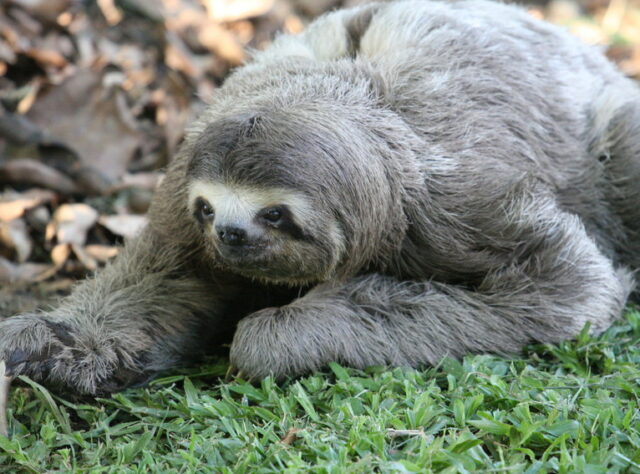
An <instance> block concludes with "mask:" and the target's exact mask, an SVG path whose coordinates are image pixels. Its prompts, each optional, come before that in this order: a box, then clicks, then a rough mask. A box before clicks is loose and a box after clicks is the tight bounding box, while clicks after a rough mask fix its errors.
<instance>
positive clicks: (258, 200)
mask: <svg viewBox="0 0 640 474" xmlns="http://www.w3.org/2000/svg"><path fill="white" fill-rule="evenodd" d="M188 199H189V210H190V212H191V213H192V215H193V216H194V218H195V219H196V220H199V221H200V222H199V225H200V226H201V228H202V231H203V235H204V239H205V242H206V244H205V245H206V246H207V247H208V248H209V249H210V251H212V252H214V253H215V254H216V257H217V258H219V259H220V261H221V263H222V264H223V266H225V267H226V268H228V269H230V270H232V271H234V272H236V273H238V274H241V275H244V276H248V277H253V278H257V279H261V280H269V281H274V282H285V283H289V284H291V283H301V282H311V281H318V280H322V279H323V276H325V275H326V276H327V277H329V276H330V275H331V274H332V272H333V270H334V269H335V267H336V265H337V264H338V260H339V259H340V257H341V255H340V253H339V252H338V253H336V252H332V253H329V252H327V251H325V250H324V249H319V248H318V247H317V246H316V245H315V242H316V240H317V238H316V237H314V236H313V235H311V234H310V233H309V232H308V231H305V230H304V229H312V228H313V226H310V225H309V224H310V223H312V222H314V221H316V220H317V218H318V213H317V212H315V211H314V207H313V204H312V203H311V201H310V200H309V198H308V197H306V196H305V195H304V194H303V193H301V192H296V191H292V190H288V189H286V188H277V187H263V188H261V187H258V186H247V185H241V184H231V183H229V184H225V183H220V182H215V181H214V182H209V181H207V180H202V179H199V180H195V181H193V182H192V183H191V184H190V185H189V198H188ZM203 202H204V203H206V204H207V205H208V206H210V209H211V211H212V215H211V217H210V218H209V219H206V218H205V219H198V213H199V212H201V209H199V206H200V205H201V203H203ZM271 209H277V210H278V212H279V213H280V214H281V216H280V219H278V220H277V221H276V222H272V221H270V220H268V219H265V218H264V213H265V212H268V211H269V210H271ZM229 228H233V229H241V230H242V231H243V232H246V242H244V243H243V244H241V245H228V244H225V242H224V241H223V239H221V235H220V233H221V232H223V230H222V229H229ZM324 230H325V236H324V238H328V239H329V240H330V241H332V242H336V243H339V242H342V240H343V238H342V236H341V235H340V231H339V229H338V226H337V224H336V223H335V222H333V221H327V222H326V224H325V229H324ZM318 238H322V237H318ZM337 247H338V248H339V247H340V245H338V246H337Z"/></svg>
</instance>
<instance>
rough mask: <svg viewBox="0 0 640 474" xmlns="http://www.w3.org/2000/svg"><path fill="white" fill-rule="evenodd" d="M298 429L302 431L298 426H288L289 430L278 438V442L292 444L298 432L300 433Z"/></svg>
mask: <svg viewBox="0 0 640 474" xmlns="http://www.w3.org/2000/svg"><path fill="white" fill-rule="evenodd" d="M300 431H302V430H301V429H300V428H289V431H287V434H285V435H284V436H283V437H282V439H280V442H281V443H282V444H286V445H290V444H293V443H294V441H295V440H297V439H298V433H300Z"/></svg>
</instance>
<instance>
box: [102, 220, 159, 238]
mask: <svg viewBox="0 0 640 474" xmlns="http://www.w3.org/2000/svg"><path fill="white" fill-rule="evenodd" d="M98 222H99V223H100V224H101V225H103V226H104V227H106V228H107V229H108V230H109V231H110V232H112V233H114V234H116V235H119V236H121V237H124V238H125V239H131V238H133V237H135V236H136V235H138V234H139V233H140V231H141V230H142V228H143V227H144V226H145V225H147V217H146V216H138V215H134V214H119V215H114V216H102V217H100V219H98Z"/></svg>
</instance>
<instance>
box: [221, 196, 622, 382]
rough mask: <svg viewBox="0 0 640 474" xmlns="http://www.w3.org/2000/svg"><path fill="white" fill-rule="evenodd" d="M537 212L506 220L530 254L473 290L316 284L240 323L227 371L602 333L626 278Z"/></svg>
mask: <svg viewBox="0 0 640 474" xmlns="http://www.w3.org/2000/svg"><path fill="white" fill-rule="evenodd" d="M541 204H542V205H541V206H540V208H542V209H543V211H541V214H542V215H538V216H535V215H534V216H530V215H529V214H527V215H523V216H522V218H521V219H520V220H517V219H514V220H513V222H516V223H518V224H519V225H525V226H526V227H528V230H529V231H530V232H531V233H533V235H531V236H530V237H531V239H530V242H529V243H528V244H527V245H529V246H530V248H528V249H526V248H524V249H522V251H523V252H524V253H525V254H526V253H528V256H527V257H526V258H524V260H522V261H519V262H514V263H513V264H512V265H510V266H508V267H506V268H500V269H497V270H495V271H494V272H492V273H491V274H488V275H486V277H485V279H484V281H483V282H482V283H481V284H479V285H478V286H477V287H476V288H473V289H470V288H467V287H462V286H456V285H449V284H444V283H436V282H431V281H402V280H398V279H396V278H394V277H392V276H384V275H380V274H369V275H365V276H360V277H357V278H354V279H352V280H350V281H348V282H346V283H343V284H339V285H331V284H323V285H320V286H318V287H316V288H315V289H313V290H312V291H311V292H309V293H308V294H307V295H305V296H304V297H302V298H300V299H299V300H296V301H294V302H293V303H291V304H289V305H287V306H283V307H281V308H267V309H264V310H262V311H259V312H257V313H254V314H252V315H250V316H248V317H247V318H245V319H243V320H241V321H240V323H239V326H238V329H237V331H236V334H235V337H234V341H233V344H232V347H231V362H232V364H233V365H235V366H236V367H237V368H238V369H239V370H240V371H241V372H242V373H243V374H245V375H247V376H248V377H250V378H261V377H264V376H267V375H273V376H275V377H276V378H283V377H286V376H297V375H301V374H304V373H308V372H312V371H314V370H317V369H319V368H321V367H323V366H325V365H326V364H327V363H329V362H332V361H335V362H339V363H342V364H345V365H348V366H352V367H357V368H364V367H367V366H370V365H405V366H413V367H416V366H421V365H434V364H437V363H438V362H439V361H440V360H441V359H442V358H443V357H446V356H451V357H461V356H463V355H465V354H468V353H486V352H489V353H514V352H517V351H519V350H521V349H522V347H523V346H524V345H526V344H529V343H535V342H557V341H561V340H564V339H568V338H572V337H574V336H576V335H577V334H578V333H579V332H580V331H581V329H582V328H583V327H584V324H585V323H587V322H589V323H591V325H592V329H593V330H594V331H596V332H598V331H602V330H604V329H606V328H607V327H608V326H609V324H610V323H611V322H612V321H613V320H614V319H616V318H617V317H619V315H620V312H621V310H622V308H623V306H624V303H625V300H626V297H627V295H628V292H629V289H630V287H631V277H630V274H629V273H628V272H627V271H625V270H615V269H614V268H613V265H612V264H611V262H610V261H609V260H608V259H607V258H606V257H604V256H603V255H602V254H601V253H600V251H599V250H598V249H597V247H596V245H595V243H594V242H593V241H592V240H591V239H590V238H589V237H588V236H587V234H586V232H585V230H584V228H583V226H582V224H581V223H580V221H579V220H578V219H577V218H576V217H574V216H571V215H569V214H565V213H562V212H561V211H557V212H552V211H551V210H550V209H549V208H548V207H547V208H546V211H545V210H544V209H545V206H544V202H543V201H541ZM532 214H535V212H534V211H532ZM527 220H529V222H528V223H527ZM523 232H524V231H523ZM521 235H522V234H521Z"/></svg>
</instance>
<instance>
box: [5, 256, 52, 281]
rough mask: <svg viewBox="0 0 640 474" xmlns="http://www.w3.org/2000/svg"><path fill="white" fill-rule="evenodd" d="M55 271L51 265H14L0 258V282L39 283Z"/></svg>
mask: <svg viewBox="0 0 640 474" xmlns="http://www.w3.org/2000/svg"><path fill="white" fill-rule="evenodd" d="M52 271H55V269H54V267H53V266H51V265H45V264H41V263H22V264H19V265H16V264H14V263H11V262H10V261H9V260H7V259H5V258H2V257H0V282H2V283H29V282H34V281H39V280H40V279H42V278H43V277H45V276H51V275H52Z"/></svg>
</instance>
